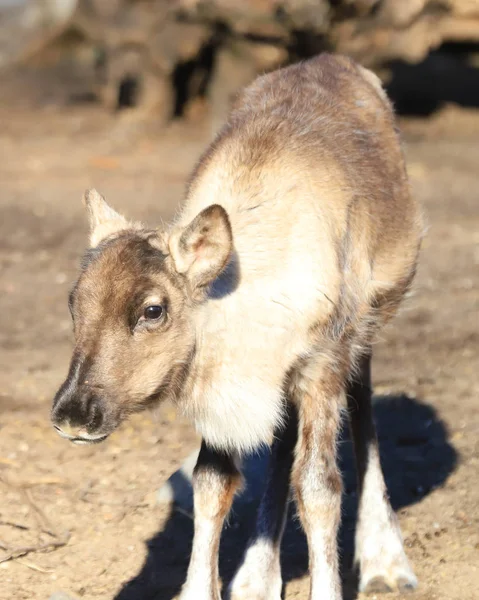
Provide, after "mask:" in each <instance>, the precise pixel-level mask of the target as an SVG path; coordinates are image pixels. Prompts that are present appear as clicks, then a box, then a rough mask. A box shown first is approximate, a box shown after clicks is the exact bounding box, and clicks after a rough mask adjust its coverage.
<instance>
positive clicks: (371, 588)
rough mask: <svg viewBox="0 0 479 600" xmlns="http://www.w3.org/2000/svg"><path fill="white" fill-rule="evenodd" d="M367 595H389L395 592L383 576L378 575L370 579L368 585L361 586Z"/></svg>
mask: <svg viewBox="0 0 479 600" xmlns="http://www.w3.org/2000/svg"><path fill="white" fill-rule="evenodd" d="M361 588H362V590H361V591H363V592H365V593H366V594H388V593H389V592H392V591H394V590H393V588H392V587H391V586H390V585H389V584H388V582H387V581H386V580H385V579H384V577H383V576H382V575H378V576H376V577H373V578H372V579H370V580H369V581H368V582H367V584H366V585H364V586H361Z"/></svg>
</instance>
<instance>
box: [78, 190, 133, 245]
mask: <svg viewBox="0 0 479 600" xmlns="http://www.w3.org/2000/svg"><path fill="white" fill-rule="evenodd" d="M83 203H84V205H85V206H86V209H87V211H88V217H89V221H90V246H91V247H92V248H94V247H95V246H98V244H99V243H100V242H101V241H102V240H103V239H105V238H106V237H107V236H109V235H112V234H114V233H117V232H119V231H123V230H124V229H128V228H129V227H131V224H130V223H129V222H128V221H127V220H126V219H125V217H123V216H122V215H120V214H118V213H117V212H116V211H115V210H113V208H111V206H109V205H108V204H107V203H106V201H105V198H103V196H102V195H101V194H99V193H98V192H97V191H96V190H87V191H86V192H85V194H84V196H83Z"/></svg>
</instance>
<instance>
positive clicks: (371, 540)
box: [356, 445, 417, 592]
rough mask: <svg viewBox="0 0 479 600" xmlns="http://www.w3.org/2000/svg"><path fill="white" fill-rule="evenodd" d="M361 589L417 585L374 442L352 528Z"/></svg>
mask: <svg viewBox="0 0 479 600" xmlns="http://www.w3.org/2000/svg"><path fill="white" fill-rule="evenodd" d="M356 563H357V564H359V566H360V572H361V579H360V585H359V589H360V591H362V592H380V591H393V590H397V589H399V590H400V591H404V592H406V591H410V590H413V589H414V588H415V587H416V586H417V579H416V576H415V575H414V573H413V571H412V569H411V567H410V565H409V562H408V559H407V557H406V554H405V552H404V547H403V541H402V536H401V531H400V528H399V524H398V521H397V518H396V515H395V514H394V512H393V510H392V508H391V506H390V504H389V500H388V498H387V492H386V486H385V483H384V478H383V474H382V471H381V466H380V462H379V455H378V450H377V446H375V445H371V446H370V449H369V457H368V463H367V466H366V472H365V476H364V482H363V490H362V494H361V499H360V506H359V515H358V524H357V530H356Z"/></svg>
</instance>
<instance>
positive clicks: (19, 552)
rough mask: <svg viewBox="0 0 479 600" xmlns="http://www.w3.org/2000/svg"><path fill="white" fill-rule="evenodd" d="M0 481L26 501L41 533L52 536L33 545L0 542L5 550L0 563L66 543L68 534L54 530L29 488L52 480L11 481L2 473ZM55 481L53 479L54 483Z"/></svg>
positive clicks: (21, 526)
mask: <svg viewBox="0 0 479 600" xmlns="http://www.w3.org/2000/svg"><path fill="white" fill-rule="evenodd" d="M0 482H1V483H3V484H4V485H6V486H8V487H11V488H13V489H15V490H16V491H17V492H19V493H20V494H21V495H22V496H23V497H24V499H25V500H26V503H27V504H28V505H29V506H30V508H31V510H32V512H33V514H34V515H35V518H36V520H37V523H38V525H39V529H40V531H41V532H42V533H46V534H47V535H49V536H51V537H52V538H53V539H51V540H49V541H48V542H39V543H38V544H35V545H30V546H20V547H17V548H10V547H9V546H8V545H5V544H3V543H0V547H1V548H2V549H3V550H5V551H6V552H7V554H6V555H5V556H3V557H2V558H0V563H4V562H7V561H8V560H12V559H15V558H19V557H21V556H25V555H27V554H31V553H33V552H47V551H50V550H54V549H55V548H60V547H62V546H65V545H66V544H67V543H68V540H69V539H70V534H69V533H68V532H63V533H59V532H58V531H57V530H56V528H55V526H54V525H53V524H52V523H51V521H50V520H49V519H48V517H47V516H46V514H45V513H44V512H43V510H42V509H41V508H40V507H39V506H38V504H36V502H35V501H34V499H33V496H32V492H31V490H30V489H29V488H30V487H33V486H34V485H39V484H45V483H52V480H45V479H39V480H34V481H24V482H13V481H12V480H11V479H7V478H6V477H5V476H4V475H2V476H0ZM56 482H57V481H55V483H56ZM5 523H6V524H9V525H11V526H13V527H17V528H20V529H30V528H29V527H28V526H26V525H20V524H18V523H8V522H5ZM27 566H28V565H27Z"/></svg>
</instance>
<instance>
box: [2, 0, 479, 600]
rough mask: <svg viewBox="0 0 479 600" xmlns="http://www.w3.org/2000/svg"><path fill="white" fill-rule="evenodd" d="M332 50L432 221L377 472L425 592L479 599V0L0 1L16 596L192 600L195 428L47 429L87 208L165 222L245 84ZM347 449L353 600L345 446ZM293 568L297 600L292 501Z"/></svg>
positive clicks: (347, 571) (244, 531) (350, 578)
mask: <svg viewBox="0 0 479 600" xmlns="http://www.w3.org/2000/svg"><path fill="white" fill-rule="evenodd" d="M325 50H328V51H336V52H341V53H345V54H348V55H350V56H352V57H353V58H355V59H356V60H358V61H360V62H361V63H362V64H363V65H365V66H367V67H369V68H372V69H373V70H375V72H376V73H377V74H378V75H379V76H380V77H381V79H382V81H383V83H384V85H385V88H386V90H387V91H388V93H389V95H390V97H391V99H392V100H393V102H394V105H395V108H396V111H397V113H398V120H399V126H400V128H401V131H402V137H403V142H404V149H405V153H406V157H407V163H408V172H409V177H410V181H411V187H412V191H413V193H414V194H415V195H416V196H417V197H418V198H419V199H420V201H421V202H422V203H423V205H424V208H425V212H426V215H427V219H428V223H429V232H428V235H427V238H426V240H425V243H424V247H423V252H422V259H421V264H420V268H419V273H418V277H417V280H416V286H415V292H414V294H413V296H412V297H411V298H410V299H409V300H408V302H407V304H406V306H405V309H404V310H403V312H402V314H401V315H400V316H399V317H398V319H396V321H395V322H394V323H393V324H392V325H391V326H390V327H389V328H388V330H387V331H385V332H384V333H383V335H382V338H381V340H380V342H379V343H378V344H377V347H376V349H375V350H376V357H375V362H374V374H373V375H374V382H375V392H376V398H377V402H376V419H377V422H378V427H379V435H380V440H381V445H382V450H383V466H384V470H385V474H386V479H387V482H388V486H389V490H390V493H391V498H392V502H393V505H394V507H395V509H397V510H398V515H399V518H400V521H401V527H402V530H403V533H404V537H405V540H406V546H407V551H408V554H409V556H410V558H411V561H412V563H413V564H414V567H415V570H416V573H417V575H418V578H419V581H420V587H419V589H418V591H417V592H415V593H414V594H412V596H411V597H412V598H417V599H421V600H432V599H446V598H447V599H448V600H459V599H460V600H469V599H470V600H473V599H477V597H478V595H477V589H478V588H479V483H478V482H479V478H478V475H479V442H478V440H479V409H478V403H477V397H478V392H479V378H478V376H477V365H478V356H479V317H478V315H479V291H478V284H479V205H478V193H479V192H478V190H479V175H478V171H479V169H478V164H479V111H478V107H479V1H478V0H283V1H281V0H203V1H202V0H0V157H1V160H0V582H1V584H0V598H1V599H2V600H3V599H4V600H12V599H15V600H16V599H18V600H21V599H25V600H26V599H28V600H31V599H37V598H38V599H42V600H43V599H44V600H48V599H50V600H72V599H79V598H93V599H98V600H107V599H108V600H111V599H113V598H115V599H116V600H137V599H138V600H149V599H151V600H171V599H172V598H174V597H175V596H176V595H177V593H178V591H179V589H180V586H181V584H182V582H183V580H184V577H185V572H186V566H187V563H188V555H189V550H190V544H191V536H192V531H193V523H192V513H191V505H190V499H189V498H186V497H183V492H182V491H181V490H180V489H178V494H179V496H178V497H177V499H176V502H175V503H173V504H170V503H168V502H165V495H164V494H158V493H157V492H158V490H160V489H161V488H162V486H163V485H164V483H165V481H166V480H167V479H168V477H169V476H170V475H171V474H172V473H173V472H174V471H175V470H176V469H178V468H179V467H180V466H181V465H182V463H183V461H184V459H185V458H186V457H187V456H188V455H189V454H190V452H191V451H193V450H194V449H195V448H197V445H198V439H197V437H196V435H195V433H194V432H193V431H192V429H191V427H190V426H189V425H188V424H187V423H185V422H184V421H183V420H182V419H181V418H180V417H179V416H178V415H177V414H176V413H175V411H174V409H173V408H172V407H171V406H163V407H161V408H160V409H159V410H158V411H157V412H155V413H154V414H144V415H138V416H136V417H135V418H133V419H132V420H131V421H130V422H128V423H126V424H125V425H124V426H123V427H122V428H121V429H120V430H119V431H118V432H116V433H115V434H114V435H112V436H111V439H109V440H108V441H107V442H105V444H103V445H101V446H95V447H93V448H90V447H80V448H78V447H71V446H70V445H68V444H67V443H66V442H65V441H64V440H61V439H60V438H58V436H56V434H55V433H54V432H53V430H52V429H51V427H50V424H49V410H50V405H51V400H52V397H53V394H54V393H55V391H56V389H57V387H58V386H59V384H60V383H61V382H62V380H63V378H64V376H65V374H66V371H67V367H68V361H69V358H70V352H71V347H72V335H71V324H70V319H69V314H68V308H67V294H68V290H69V289H70V287H71V284H72V282H73V281H74V279H75V277H76V272H77V267H78V263H79V258H80V256H81V254H82V252H83V250H84V248H85V245H86V240H87V228H86V219H85V216H84V214H83V208H82V205H81V201H80V199H81V196H82V193H83V191H84V189H85V188H88V187H96V188H97V189H99V191H100V192H101V193H103V194H104V195H105V196H106V198H107V200H108V201H109V202H110V203H111V204H113V205H114V206H115V208H117V209H118V210H120V211H122V212H124V213H125V214H126V215H128V216H129V217H131V218H134V219H141V220H144V221H147V222H149V223H150V224H151V225H160V226H161V224H162V223H163V221H165V220H168V219H169V218H171V217H172V216H173V215H174V214H175V212H176V211H177V210H178V206H179V203H180V202H181V199H182V194H183V190H184V185H185V181H186V179H187V178H188V175H189V173H190V172H191V170H192V168H193V166H194V164H195V162H196V160H197V159H198V157H199V155H200V153H201V152H202V151H203V150H204V149H205V147H206V145H207V144H208V143H209V142H210V141H211V139H212V137H213V136H214V134H215V132H216V131H217V130H218V128H219V127H220V126H221V124H222V123H223V122H224V120H225V118H226V115H227V113H228V110H229V106H230V103H231V100H232V98H233V97H234V95H235V93H236V92H237V91H238V89H240V88H241V87H242V86H244V85H246V84H247V83H248V82H250V81H251V80H252V79H253V78H254V77H255V76H256V75H257V74H260V73H264V72H266V71H269V70H272V69H274V68H277V67H278V66H281V65H285V64H289V63H292V62H295V61H298V60H301V59H304V58H307V57H309V56H312V55H314V54H317V53H319V52H322V51H325ZM341 452H342V465H343V470H344V473H345V493H344V511H343V512H344V526H343V532H342V534H341V545H342V560H343V579H344V590H345V591H344V594H345V598H346V599H347V600H353V599H354V598H357V597H359V596H358V593H357V589H356V581H355V578H354V574H353V572H352V570H351V563H352V555H353V547H352V539H353V535H354V512H355V506H356V501H357V497H356V489H355V483H354V471H353V469H352V458H351V448H350V442H349V440H348V437H347V432H345V435H344V439H343V440H342V444H341ZM258 469H259V471H258V470H257V472H256V479H255V478H254V477H253V478H252V479H251V485H250V487H249V488H248V490H247V494H249V495H247V496H246V498H247V499H248V502H243V503H241V502H240V503H239V504H238V506H237V507H236V509H235V511H234V513H233V515H232V517H231V518H230V520H229V523H228V525H227V527H226V529H225V533H224V540H223V546H222V553H221V573H222V577H223V580H224V581H227V580H228V578H229V577H230V576H231V573H232V572H233V570H234V568H235V566H236V565H237V563H238V560H239V559H240V556H241V552H242V549H243V547H244V543H245V541H246V539H247V535H248V531H249V527H250V525H251V520H252V515H253V513H254V506H255V502H256V500H257V496H258V493H257V487H258V486H260V482H261V480H262V478H261V470H260V469H261V465H260V466H259V467H258ZM258 473H260V475H259V476H258ZM180 487H181V486H180ZM187 495H188V494H187V493H186V496H187ZM283 555H284V556H283V575H284V580H285V596H284V597H285V598H286V599H287V600H289V599H293V598H296V599H298V600H299V599H303V598H305V597H306V593H307V589H308V576H307V550H306V545H305V541H304V537H303V535H302V533H301V532H300V530H299V524H298V522H297V520H296V519H295V518H294V507H292V510H291V518H290V520H289V522H288V527H287V532H286V537H285V540H284V545H283ZM390 597H391V598H394V596H390Z"/></svg>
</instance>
